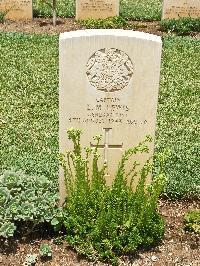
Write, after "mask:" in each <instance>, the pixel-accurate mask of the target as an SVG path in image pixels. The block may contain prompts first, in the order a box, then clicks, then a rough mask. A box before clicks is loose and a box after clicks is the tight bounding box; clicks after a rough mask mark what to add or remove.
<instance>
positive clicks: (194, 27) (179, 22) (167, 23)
mask: <svg viewBox="0 0 200 266" xmlns="http://www.w3.org/2000/svg"><path fill="white" fill-rule="evenodd" d="M160 27H161V30H162V31H167V32H176V33H177V34H178V35H188V34H190V33H192V32H200V18H180V19H164V20H162V21H161V22H160Z"/></svg>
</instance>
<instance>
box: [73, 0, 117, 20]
mask: <svg viewBox="0 0 200 266" xmlns="http://www.w3.org/2000/svg"><path fill="white" fill-rule="evenodd" d="M114 16H119V0H76V19H77V20H78V19H80V20H83V19H88V18H93V19H105V18H108V17H114Z"/></svg>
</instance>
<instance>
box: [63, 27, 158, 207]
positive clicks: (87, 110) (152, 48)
mask: <svg viewBox="0 0 200 266" xmlns="http://www.w3.org/2000/svg"><path fill="white" fill-rule="evenodd" d="M59 45H60V48H59V49H60V59H59V71H60V77H59V79H60V80H59V83H60V85H59V98H60V99H59V123H60V124H59V146H60V152H61V153H63V152H64V151H66V149H71V148H72V146H71V143H70V142H69V140H68V139H67V134H66V131H67V129H69V128H71V127H73V128H76V129H81V130H82V131H83V136H82V140H81V145H82V146H84V147H85V146H87V147H94V146H95V142H94V140H93V136H95V135H102V140H101V143H100V146H99V147H98V151H99V152H100V153H101V164H103V163H104V162H106V163H107V165H108V170H107V173H106V179H107V182H108V184H111V182H112V180H113V177H114V174H115V172H116V169H117V165H118V162H119V160H120V158H121V155H122V153H123V152H124V151H125V150H126V149H128V148H130V147H133V146H134V145H137V144H138V143H139V142H140V141H142V140H144V138H145V136H146V135H148V134H150V135H151V136H152V137H153V138H154V135H155V125H156V110H157V98H158V89H159V75H160V61H161V49H162V42H161V38H160V37H158V36H155V35H151V34H147V33H143V32H134V31H128V30H81V31H74V32H66V33H62V34H61V35H60V44H59ZM153 149H154V143H151V145H150V153H149V154H148V155H145V154H142V155H139V156H137V158H136V159H137V160H139V161H140V162H141V164H143V163H144V162H145V161H146V160H147V159H148V158H149V156H151V155H152V154H153ZM127 167H128V168H129V167H130V165H129V166H127ZM135 184H136V183H135ZM60 195H61V202H63V200H64V197H65V186H64V177H63V172H62V170H61V171H60Z"/></svg>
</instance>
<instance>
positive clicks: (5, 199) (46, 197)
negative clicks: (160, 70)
mask: <svg viewBox="0 0 200 266" xmlns="http://www.w3.org/2000/svg"><path fill="white" fill-rule="evenodd" d="M52 183H53V182H52V181H50V180H48V178H46V177H44V176H38V177H31V176H27V175H25V174H24V173H23V172H21V171H17V172H14V171H5V172H4V173H3V175H1V176H0V236H3V237H6V238H7V237H10V236H13V234H14V231H15V230H16V225H15V222H16V221H26V222H27V221H32V222H33V223H34V224H35V225H36V224H38V223H42V222H45V221H47V222H50V221H51V220H52V219H53V218H54V216H55V214H56V212H58V208H56V203H57V200H58V195H57V194H56V193H55V192H54V191H51V186H52Z"/></svg>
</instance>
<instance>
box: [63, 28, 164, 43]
mask: <svg viewBox="0 0 200 266" xmlns="http://www.w3.org/2000/svg"><path fill="white" fill-rule="evenodd" d="M91 36H117V37H131V38H137V39H144V40H148V41H153V42H158V43H162V41H161V37H160V36H157V35H154V34H150V33H145V32H140V31H132V30H121V29H88V30H76V31H69V32H64V33H61V34H60V40H64V39H68V38H79V37H91Z"/></svg>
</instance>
